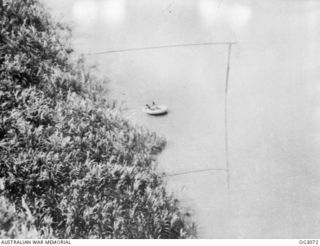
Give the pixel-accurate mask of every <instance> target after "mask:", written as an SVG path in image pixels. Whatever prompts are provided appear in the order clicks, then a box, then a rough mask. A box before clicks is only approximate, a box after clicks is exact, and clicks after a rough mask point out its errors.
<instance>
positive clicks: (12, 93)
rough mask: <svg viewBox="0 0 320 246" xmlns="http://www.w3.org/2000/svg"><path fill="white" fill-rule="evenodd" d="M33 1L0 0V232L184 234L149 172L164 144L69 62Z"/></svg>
mask: <svg viewBox="0 0 320 246" xmlns="http://www.w3.org/2000/svg"><path fill="white" fill-rule="evenodd" d="M69 37H70V30H69V29H68V27H66V26H65V25H63V24H61V23H59V22H57V21H55V20H53V19H52V18H51V17H50V16H49V15H48V13H47V12H46V10H45V9H44V8H43V6H41V5H40V4H39V3H38V2H37V0H4V1H3V3H1V2H0V230H1V232H0V236H1V238H19V237H20V238H21V237H23V238H36V237H44V238H53V237H56V238H186V237H192V236H193V233H192V226H191V225H190V224H188V223H186V222H185V218H184V215H183V214H182V213H181V212H180V210H179V208H178V206H177V204H176V201H175V200H174V199H173V198H172V197H171V196H169V195H168V194H167V193H166V191H165V188H164V183H163V179H162V177H161V176H160V175H159V174H158V173H157V172H156V170H155V169H154V162H155V161H154V159H153V155H154V154H157V153H159V152H160V151H161V150H162V148H163V147H164V145H165V141H164V140H163V139H161V138H159V137H158V136H156V135H155V133H152V132H149V131H147V130H146V129H144V128H141V127H137V126H135V127H133V126H131V125H130V123H129V122H128V121H127V120H125V119H124V118H122V117H121V113H119V112H118V111H117V109H116V108H114V107H112V106H111V105H109V104H108V102H107V101H106V100H105V99H104V96H105V95H102V94H101V92H99V90H100V89H101V83H103V81H98V80H97V79H95V78H94V77H93V76H91V75H90V72H89V71H88V69H87V68H86V66H85V63H84V61H83V59H78V60H76V61H74V60H73V59H72V58H71V57H72V56H71V53H72V49H71V48H70V45H69V44H68V42H69V41H68V40H69Z"/></svg>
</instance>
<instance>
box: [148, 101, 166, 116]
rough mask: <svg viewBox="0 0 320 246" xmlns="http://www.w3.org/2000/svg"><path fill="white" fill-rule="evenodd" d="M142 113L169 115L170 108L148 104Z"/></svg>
mask: <svg viewBox="0 0 320 246" xmlns="http://www.w3.org/2000/svg"><path fill="white" fill-rule="evenodd" d="M142 111H143V112H145V113H146V114H150V115H164V114H167V113H168V108H167V107H166V106H164V105H156V104H153V105H152V106H149V105H148V104H146V106H145V107H144V108H143V109H142Z"/></svg>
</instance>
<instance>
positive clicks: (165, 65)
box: [45, 0, 320, 238]
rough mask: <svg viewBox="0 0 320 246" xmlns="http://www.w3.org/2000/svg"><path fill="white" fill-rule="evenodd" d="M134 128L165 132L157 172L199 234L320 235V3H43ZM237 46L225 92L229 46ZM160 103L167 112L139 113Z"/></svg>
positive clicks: (83, 0)
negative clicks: (69, 29)
mask: <svg viewBox="0 0 320 246" xmlns="http://www.w3.org/2000/svg"><path fill="white" fill-rule="evenodd" d="M45 2H46V4H47V5H48V6H49V7H51V8H52V11H53V12H54V13H55V14H57V15H62V16H64V18H65V19H66V20H67V21H69V22H70V23H72V25H73V39H72V42H73V45H74V47H75V49H76V50H77V51H78V52H80V53H84V54H91V55H87V56H86V57H87V59H88V61H89V62H90V63H94V64H97V65H98V67H99V73H102V74H104V75H106V76H108V78H109V80H110V83H109V85H108V88H109V89H110V94H108V95H106V96H109V95H111V96H113V97H116V98H117V99H118V101H122V102H123V107H125V108H127V110H126V114H127V117H129V118H130V119H131V121H132V122H134V123H136V124H139V125H144V126H147V127H148V128H149V129H151V130H155V131H156V132H157V133H159V134H161V135H164V136H165V137H166V139H167V141H168V144H167V148H166V149H165V151H164V152H163V153H162V154H161V155H160V156H159V169H160V170H163V171H165V172H166V173H167V174H168V175H169V176H168V188H169V189H170V190H171V191H173V192H175V194H176V196H177V197H178V198H180V200H181V205H182V206H186V207H188V208H190V209H191V210H192V211H193V217H194V219H195V220H196V221H197V223H198V234H199V237H201V238H300V237H301V238H317V237H320V165H319V159H320V149H319V148H318V146H319V143H320V97H319V94H320V85H319V81H318V80H319V78H320V69H319V68H320V63H319V55H318V54H320V45H319V43H320V29H319V26H320V2H319V1H315V0H305V1H299V0H269V1H253V0H228V1H227V0H225V1H223V0H161V1H156V0H154V1H150V0H136V1H129V0H68V1H63V0H45ZM211 41H216V42H231V41H232V42H233V41H235V42H237V44H235V45H233V47H232V53H231V64H230V77H229V93H228V108H227V115H228V124H227V130H228V146H229V156H228V157H229V165H228V166H229V174H230V179H229V181H230V183H229V186H230V187H229V188H228V179H227V172H226V171H224V170H223V169H226V168H227V166H226V165H227V164H226V149H225V140H226V138H225V137H226V135H225V134H226V132H225V130H226V124H225V96H226V95H225V80H226V64H227V52H228V47H227V46H226V45H211V46H210V45H206V46H190V47H175V48H165V49H151V50H139V51H130V52H120V53H109V54H94V53H96V52H102V51H107V50H119V49H130V48H141V47H151V46H162V45H171V44H172V45H174V44H186V43H203V42H211ZM151 101H156V102H157V103H159V104H165V105H166V106H168V107H169V114H168V115H166V116H163V117H150V116H147V115H145V114H144V113H143V112H142V111H141V109H142V107H143V106H144V104H145V103H149V102H151Z"/></svg>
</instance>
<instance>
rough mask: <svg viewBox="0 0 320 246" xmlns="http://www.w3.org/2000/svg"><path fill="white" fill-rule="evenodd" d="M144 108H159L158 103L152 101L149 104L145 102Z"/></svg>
mask: <svg viewBox="0 0 320 246" xmlns="http://www.w3.org/2000/svg"><path fill="white" fill-rule="evenodd" d="M146 108H147V109H149V110H157V109H159V107H158V105H157V104H156V103H155V102H154V101H153V102H152V104H151V106H150V105H149V104H146Z"/></svg>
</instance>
